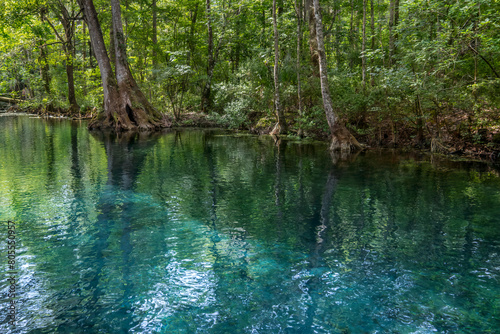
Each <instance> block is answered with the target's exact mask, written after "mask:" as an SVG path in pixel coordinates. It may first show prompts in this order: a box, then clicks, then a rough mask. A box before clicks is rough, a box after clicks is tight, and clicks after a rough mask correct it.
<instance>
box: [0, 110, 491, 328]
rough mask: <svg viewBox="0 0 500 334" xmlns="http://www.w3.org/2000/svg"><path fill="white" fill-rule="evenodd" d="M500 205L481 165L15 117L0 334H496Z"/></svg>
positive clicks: (8, 121) (7, 143) (7, 171)
mask: <svg viewBox="0 0 500 334" xmlns="http://www.w3.org/2000/svg"><path fill="white" fill-rule="evenodd" d="M499 204H500V178H499V177H498V173H496V172H495V171H494V170H492V169H490V168H489V167H488V166H485V165H481V164H475V165H471V164H455V163H435V162H434V161H431V160H430V159H429V158H425V157H423V158H416V157H404V156H401V155H396V154H394V153H366V154H363V155H360V156H358V157H356V158H355V159H350V161H345V160H337V161H332V157H331V156H330V155H329V154H328V152H327V151H326V147H325V146H324V145H322V144H315V145H313V144H299V143H293V142H288V143H286V142H283V143H281V144H280V145H275V144H274V142H273V141H272V139H271V138H269V137H254V136H246V135H235V134H231V133H227V132H224V131H217V130H204V131H202V130H184V131H176V130H170V131H166V132H165V133H162V134H156V135H154V136H146V135H121V136H120V137H119V138H117V137H116V136H113V135H109V134H91V133H89V132H88V131H87V130H86V128H85V124H84V123H72V122H69V121H62V120H52V121H50V120H41V119H32V118H29V117H8V116H3V117H0V220H1V221H5V220H14V221H15V222H16V224H17V231H16V232H17V234H16V238H17V239H16V240H17V249H16V251H17V254H16V256H17V258H16V261H17V263H16V267H17V270H18V279H19V280H18V285H17V293H18V296H17V297H16V306H17V309H16V311H17V318H18V320H17V326H16V329H13V327H12V326H10V325H9V324H8V323H7V322H8V318H7V317H6V316H5V312H4V311H2V315H1V317H0V332H2V333H5V332H13V333H83V332H85V333H435V332H438V333H494V332H497V331H498V328H500V298H499V296H500V284H499V275H500V257H499V253H500V205H499ZM7 233H8V231H7V225H6V224H5V223H2V225H1V226H0V248H1V249H2V251H1V253H0V254H1V255H0V256H1V259H0V265H1V270H2V272H3V273H7V272H8V265H7V253H6V248H7V235H8V234H7ZM3 277H6V275H4V276H3ZM8 289H9V283H8V282H7V280H6V278H2V280H1V281H0V291H1V295H0V308H1V309H2V310H5V309H6V308H7V307H8V306H9V299H8V297H7V293H8Z"/></svg>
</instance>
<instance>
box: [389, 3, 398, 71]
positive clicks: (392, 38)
mask: <svg viewBox="0 0 500 334" xmlns="http://www.w3.org/2000/svg"><path fill="white" fill-rule="evenodd" d="M389 15H390V17H389V65H392V64H393V62H394V54H395V53H396V40H397V39H398V34H397V33H396V32H395V31H394V30H395V28H396V27H397V25H398V21H399V0H391V2H390V12H389Z"/></svg>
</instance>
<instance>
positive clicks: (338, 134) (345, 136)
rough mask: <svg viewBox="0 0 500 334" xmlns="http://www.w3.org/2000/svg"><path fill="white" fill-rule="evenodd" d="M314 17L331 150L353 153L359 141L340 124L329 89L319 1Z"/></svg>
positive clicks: (315, 1)
mask: <svg viewBox="0 0 500 334" xmlns="http://www.w3.org/2000/svg"><path fill="white" fill-rule="evenodd" d="M313 4H314V17H315V20H316V36H317V40H318V56H319V72H320V81H321V96H322V97H323V108H324V110H325V115H326V120H327V122H328V126H329V127H330V132H331V135H332V143H331V145H330V149H331V150H341V151H343V152H352V151H356V150H359V149H361V148H362V147H361V145H360V144H359V143H358V141H357V140H356V139H355V138H354V137H353V136H352V135H351V134H350V133H349V131H348V130H347V128H346V127H345V126H344V125H342V124H340V122H339V120H338V117H337V115H336V114H335V111H334V110H333V102H332V98H331V96H330V89H329V87H328V68H327V66H326V53H325V45H324V42H323V24H322V21H321V9H320V6H319V0H313Z"/></svg>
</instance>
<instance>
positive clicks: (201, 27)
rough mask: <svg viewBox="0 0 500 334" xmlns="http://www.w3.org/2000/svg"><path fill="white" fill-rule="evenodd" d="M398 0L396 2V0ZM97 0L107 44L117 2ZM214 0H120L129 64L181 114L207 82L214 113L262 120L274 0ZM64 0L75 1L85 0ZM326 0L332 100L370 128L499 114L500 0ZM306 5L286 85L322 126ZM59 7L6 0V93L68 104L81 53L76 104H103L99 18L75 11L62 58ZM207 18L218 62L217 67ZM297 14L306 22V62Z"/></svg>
mask: <svg viewBox="0 0 500 334" xmlns="http://www.w3.org/2000/svg"><path fill="white" fill-rule="evenodd" d="M396 2H397V3H398V4H399V7H398V8H395V7H394V6H393V4H394V3H396ZM94 3H95V5H96V7H97V9H98V12H99V13H100V14H99V19H100V21H101V26H102V29H103V33H104V37H105V40H106V43H107V47H108V50H109V46H110V44H109V28H110V8H109V3H108V2H107V1H100V0H99V1H97V0H96V1H94ZM206 3H207V2H206V1H205V0H203V1H202V0H176V1H173V0H157V1H156V2H155V6H152V3H151V2H150V1H144V0H128V1H123V2H122V7H123V8H122V9H123V23H124V31H125V34H126V40H127V47H128V50H127V52H128V55H129V62H130V66H131V70H132V72H133V73H134V76H135V78H136V80H137V81H138V83H139V85H140V87H141V89H143V91H145V92H148V95H149V96H148V98H150V100H151V102H152V103H153V104H154V105H155V106H156V107H157V108H158V109H159V110H161V111H163V112H172V113H173V114H174V116H175V117H177V118H178V117H179V116H180V115H181V113H183V112H187V111H189V112H193V111H194V112H197V111H199V110H201V96H202V94H203V93H204V92H205V93H206V90H207V87H208V89H209V93H210V100H211V103H210V106H211V107H210V109H209V110H208V112H209V113H210V114H211V117H212V118H216V119H217V120H219V121H221V122H222V123H224V124H226V125H227V126H229V127H233V128H240V127H243V128H251V127H252V126H253V125H255V124H256V123H257V122H258V120H259V119H261V118H263V117H270V116H272V115H273V110H272V109H273V99H274V97H273V89H274V87H273V75H272V73H273V52H274V51H273V50H274V49H273V44H272V43H273V31H272V18H271V5H272V1H270V0H262V1H251V0H224V1H216V2H214V1H212V2H211V11H210V15H207V9H206ZM61 4H62V5H64V6H65V8H68V9H72V8H75V2H74V0H64V1H61ZM321 4H322V8H323V25H324V30H325V47H326V53H327V58H328V67H329V72H330V73H329V77H330V88H331V92H332V97H333V101H334V105H335V106H334V107H335V108H336V110H337V111H338V112H339V114H340V116H341V118H342V120H343V121H345V122H347V123H349V124H351V126H352V127H353V128H355V129H357V130H358V131H359V133H363V134H365V135H367V136H372V137H373V135H374V133H375V132H376V131H375V129H377V128H381V127H382V124H385V123H391V124H393V126H394V127H395V128H396V130H395V131H397V128H398V127H399V128H407V129H410V130H411V131H414V133H417V132H419V131H420V132H421V133H422V134H423V135H424V136H427V137H434V136H438V135H439V134H440V131H439V127H438V128H436V127H435V126H434V125H439V126H440V127H443V126H444V125H443V122H444V121H443V120H446V119H449V118H450V117H451V118H453V117H455V116H456V115H457V114H459V113H465V115H466V117H465V119H467V124H466V125H467V127H468V128H469V130H468V131H469V132H471V133H473V132H475V131H476V130H479V129H481V128H482V127H485V126H488V127H494V126H498V125H499V122H500V120H499V117H498V116H496V115H497V114H498V106H499V105H500V95H499V94H498V91H499V89H500V78H499V72H500V56H499V55H500V37H499V35H498V29H499V28H500V15H499V12H500V3H499V2H498V1H486V0H477V1H472V0H464V1H460V2H449V1H445V2H442V1H437V0H425V1H424V0H404V1H402V0H399V1H389V0H380V1H371V0H370V1H361V0H353V1H347V0H342V1H331V0H323V1H321ZM305 5H306V2H304V1H298V6H299V7H300V8H299V9H300V11H299V12H300V13H301V15H300V21H299V22H297V16H296V11H295V7H294V2H290V1H288V2H286V1H278V29H279V36H280V40H279V44H280V47H279V48H280V52H281V54H280V57H279V58H280V64H279V79H280V84H281V87H280V92H281V101H282V105H283V108H284V110H285V115H286V118H287V122H288V123H289V125H290V128H291V129H292V131H298V129H299V124H303V125H304V126H305V127H306V128H308V129H309V130H314V131H312V132H315V131H323V126H324V119H323V118H324V115H323V114H322V113H321V112H320V111H321V108H322V104H321V93H320V87H319V80H318V74H317V69H316V68H315V65H314V64H313V63H312V62H311V52H310V43H309V42H310V41H309V39H310V36H311V35H310V24H309V23H310V22H309V15H308V8H304V6H305ZM364 5H365V6H366V8H365V10H366V20H365V21H363V6H364ZM61 8H62V7H60V6H59V7H58V6H55V5H54V4H53V3H52V2H48V1H43V0H39V1H28V0H22V1H12V0H8V1H5V6H4V10H3V12H2V13H1V20H0V22H1V23H0V93H1V94H4V95H10V96H16V97H22V96H24V98H27V99H34V100H35V101H43V100H51V101H57V103H58V104H60V105H63V106H64V105H66V104H67V102H66V99H67V94H68V92H67V85H68V82H67V79H66V73H65V72H66V70H67V69H66V67H65V62H66V61H67V60H66V59H71V60H70V61H71V62H72V63H73V65H74V71H75V75H74V76H75V90H76V98H77V100H78V103H79V104H80V105H81V106H82V107H84V108H86V107H97V108H100V107H101V103H102V89H101V88H100V86H101V84H100V81H99V79H100V76H99V70H98V67H97V63H96V60H95V58H94V56H93V54H92V50H91V48H90V47H89V36H88V29H86V27H85V23H84V21H83V17H81V15H79V14H75V16H74V17H72V18H71V20H73V21H74V24H75V29H74V31H73V34H74V36H73V39H72V40H73V44H74V45H73V46H74V51H73V54H72V55H71V57H69V58H65V55H64V52H63V50H64V48H63V47H62V46H63V44H64V43H62V42H61V38H58V36H62V35H63V33H64V29H63V25H62V23H61V20H60V17H61V12H60V10H61ZM153 12H154V13H155V16H153ZM153 17H155V21H154V20H153ZM209 21H210V26H211V29H212V35H213V50H212V52H213V54H212V59H213V62H214V64H213V72H210V71H208V69H209V67H210V66H209V65H210V64H209V61H210V57H209V55H208V52H209V47H208V32H207V29H208V28H207V27H208V25H207V24H208V22H209ZM297 23H300V25H301V33H302V44H301V48H300V49H301V56H300V59H299V63H300V67H299V68H298V69H297V65H296V55H297V46H296V43H297V38H298V36H297V30H296V28H297ZM363 24H364V25H365V31H366V37H365V46H366V47H365V49H364V50H363ZM153 36H156V39H155V38H153ZM62 40H64V38H62ZM363 58H364V59H365V60H366V68H364V67H363V66H364V65H363V61H362V59H363ZM44 69H47V70H48V72H47V78H48V79H47V80H48V81H49V83H48V85H47V84H46V83H45V81H44V80H45V79H44V78H45V77H44V76H43V71H44ZM297 70H299V71H300V74H301V79H300V80H301V82H300V84H301V90H302V94H301V95H302V98H301V102H302V106H303V114H302V115H299V112H298V109H299V108H298V97H297V87H298V82H297V76H296V72H297ZM363 71H365V72H366V74H367V75H366V77H367V79H366V81H365V82H363V81H362V72H363ZM310 132H311V131H310Z"/></svg>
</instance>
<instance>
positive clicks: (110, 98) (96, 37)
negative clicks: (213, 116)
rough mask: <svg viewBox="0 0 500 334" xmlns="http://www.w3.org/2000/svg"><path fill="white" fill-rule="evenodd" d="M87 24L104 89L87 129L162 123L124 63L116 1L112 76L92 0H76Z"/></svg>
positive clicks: (148, 127) (113, 4) (115, 0)
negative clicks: (101, 107) (101, 110)
mask: <svg viewBox="0 0 500 334" xmlns="http://www.w3.org/2000/svg"><path fill="white" fill-rule="evenodd" d="M78 2H79V4H80V7H81V8H82V10H83V11H84V13H85V17H86V21H87V25H88V27H89V33H90V40H91V43H92V48H93V49H94V53H95V56H96V59H97V63H98V65H99V69H100V71H101V80H102V85H103V90H104V113H102V114H100V115H99V116H98V117H97V118H96V119H94V120H92V121H91V122H90V124H89V128H91V129H105V128H110V129H113V130H115V131H125V130H135V129H139V130H151V129H154V128H159V127H161V126H163V125H164V124H163V122H162V115H161V114H160V113H159V112H157V111H156V110H155V109H154V108H153V107H152V106H151V104H150V103H149V101H148V100H147V99H146V97H145V96H144V94H143V93H142V92H141V90H140V89H139V87H138V86H137V83H136V82H135V80H134V78H133V76H132V74H131V73H130V69H129V66H128V61H127V55H126V44H125V36H124V34H123V26H122V22H121V11H120V2H119V1H118V0H112V1H111V8H112V21H113V37H114V44H115V56H116V78H115V76H114V75H113V70H112V68H111V63H110V60H109V57H108V54H107V52H106V47H105V44H104V39H103V36H102V30H101V26H100V24H99V21H98V19H97V12H96V10H95V7H94V4H93V1H92V0H79V1H78Z"/></svg>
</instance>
